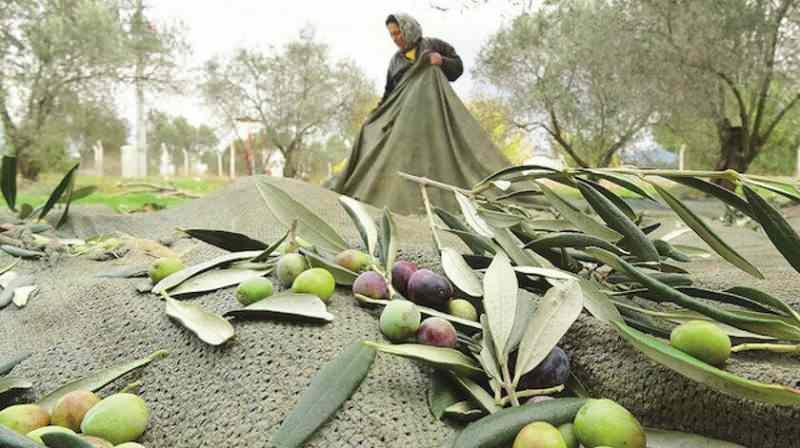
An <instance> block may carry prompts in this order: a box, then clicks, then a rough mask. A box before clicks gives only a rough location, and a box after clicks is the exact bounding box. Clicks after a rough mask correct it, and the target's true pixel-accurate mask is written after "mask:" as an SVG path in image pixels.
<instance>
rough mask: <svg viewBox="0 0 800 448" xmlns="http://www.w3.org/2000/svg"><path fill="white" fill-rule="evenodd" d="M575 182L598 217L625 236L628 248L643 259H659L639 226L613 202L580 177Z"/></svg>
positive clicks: (625, 243)
mask: <svg viewBox="0 0 800 448" xmlns="http://www.w3.org/2000/svg"><path fill="white" fill-rule="evenodd" d="M577 183H578V189H579V190H580V192H581V194H582V195H583V197H584V199H586V202H588V203H589V205H590V206H591V207H592V209H594V211H595V212H597V214H598V215H600V218H602V219H603V221H605V223H606V224H608V226H609V227H611V228H612V229H614V230H616V231H617V232H619V233H620V234H622V235H624V236H625V239H624V240H623V242H624V245H625V247H626V248H627V249H628V250H630V251H631V252H632V253H633V254H634V255H636V256H637V257H638V258H639V259H641V260H643V261H654V262H657V261H658V260H659V257H658V251H657V250H656V248H655V246H653V243H652V242H651V241H650V240H649V239H647V236H646V235H645V234H644V232H642V229H640V228H639V226H637V225H636V224H635V223H634V222H633V221H631V220H630V219H629V218H628V217H627V216H625V214H624V213H623V212H622V211H620V209H619V208H617V206H616V205H614V203H613V202H611V201H609V200H608V199H607V198H606V197H605V196H603V195H602V194H601V193H599V192H598V191H597V190H596V189H595V188H594V187H593V186H592V185H590V184H589V183H587V182H585V181H583V180H581V179H577Z"/></svg>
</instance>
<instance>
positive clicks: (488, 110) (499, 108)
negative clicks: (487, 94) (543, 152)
mask: <svg viewBox="0 0 800 448" xmlns="http://www.w3.org/2000/svg"><path fill="white" fill-rule="evenodd" d="M467 108H469V109H470V112H471V113H472V115H473V116H475V118H476V119H477V120H478V123H480V124H481V127H482V128H483V130H484V131H486V133H487V134H489V136H490V137H491V139H492V143H494V144H495V146H497V148H498V149H499V150H500V152H502V153H503V155H504V156H506V158H507V159H508V161H509V162H511V164H513V165H518V164H521V163H522V162H524V161H525V160H526V159H527V158H529V157H530V156H531V152H532V148H530V145H529V144H526V143H527V142H526V141H525V133H524V132H523V131H522V130H521V129H519V128H518V127H515V126H513V125H512V124H511V121H512V117H511V116H512V113H511V110H510V109H509V108H508V107H507V106H505V105H504V104H502V103H501V102H500V101H498V100H496V99H477V100H474V101H471V102H470V103H468V104H467Z"/></svg>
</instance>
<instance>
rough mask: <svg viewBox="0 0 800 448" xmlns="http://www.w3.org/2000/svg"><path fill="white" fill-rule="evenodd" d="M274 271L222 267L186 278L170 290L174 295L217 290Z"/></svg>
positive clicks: (171, 294)
mask: <svg viewBox="0 0 800 448" xmlns="http://www.w3.org/2000/svg"><path fill="white" fill-rule="evenodd" d="M270 272H272V269H266V270H260V271H256V270H250V269H220V270H215V271H207V272H203V273H202V274H199V275H197V276H195V277H192V278H190V279H189V280H186V281H185V282H183V283H181V284H180V285H178V286H176V287H175V288H173V289H171V290H170V291H169V295H170V296H172V297H177V296H182V295H189V294H199V293H203V292H209V291H216V290H218V289H222V288H228V287H230V286H235V285H238V284H239V283H242V282H243V281H245V280H249V279H251V278H256V277H263V276H265V275H268V274H269V273H270Z"/></svg>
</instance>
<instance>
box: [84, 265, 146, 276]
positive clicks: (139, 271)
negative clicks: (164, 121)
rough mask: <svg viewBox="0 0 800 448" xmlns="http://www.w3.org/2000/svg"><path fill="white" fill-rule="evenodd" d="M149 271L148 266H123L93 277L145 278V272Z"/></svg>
mask: <svg viewBox="0 0 800 448" xmlns="http://www.w3.org/2000/svg"><path fill="white" fill-rule="evenodd" d="M149 269H150V265H149V264H140V265H136V266H124V267H121V268H118V269H114V270H112V271H108V272H101V273H100V274H97V275H95V277H97V278H134V277H147V272H148V270H149Z"/></svg>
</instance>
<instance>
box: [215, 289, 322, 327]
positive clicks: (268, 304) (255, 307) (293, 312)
mask: <svg viewBox="0 0 800 448" xmlns="http://www.w3.org/2000/svg"><path fill="white" fill-rule="evenodd" d="M224 316H232V317H236V318H263V317H268V318H272V317H282V318H287V317H288V318H299V319H307V320H312V321H321V322H333V314H331V313H329V312H328V310H327V308H326V307H325V303H324V302H323V301H322V300H320V298H319V297H317V296H315V295H313V294H295V293H288V292H287V293H281V294H276V295H274V296H272V297H267V298H266V299H264V300H259V301H258V302H256V303H253V304H251V305H248V306H246V307H245V308H241V309H238V310H231V311H228V312H227V313H225V314H224Z"/></svg>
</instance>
